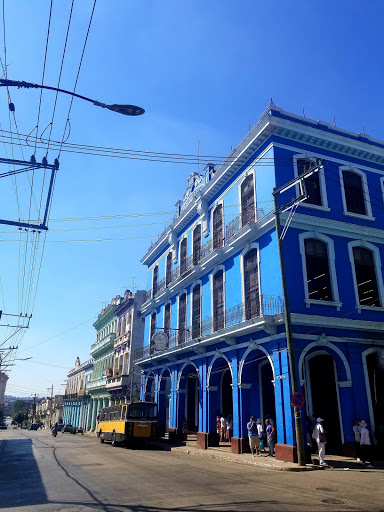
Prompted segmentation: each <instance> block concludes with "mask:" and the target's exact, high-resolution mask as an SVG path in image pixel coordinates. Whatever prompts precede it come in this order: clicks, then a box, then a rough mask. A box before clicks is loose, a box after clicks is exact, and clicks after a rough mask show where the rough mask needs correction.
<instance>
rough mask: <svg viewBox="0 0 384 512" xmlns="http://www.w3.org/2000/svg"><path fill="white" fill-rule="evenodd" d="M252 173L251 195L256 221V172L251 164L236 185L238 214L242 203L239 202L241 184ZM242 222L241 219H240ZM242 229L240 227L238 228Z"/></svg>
mask: <svg viewBox="0 0 384 512" xmlns="http://www.w3.org/2000/svg"><path fill="white" fill-rule="evenodd" d="M251 174H252V175H253V197H254V200H255V222H257V196H256V172H255V167H254V166H253V167H252V168H251V169H247V170H246V171H245V173H244V174H243V176H242V178H241V179H240V180H239V182H238V185H237V194H238V198H239V215H241V212H242V204H241V186H242V184H243V183H244V181H245V179H246V178H248V176H250V175H251ZM241 224H242V221H241ZM240 229H242V228H240Z"/></svg>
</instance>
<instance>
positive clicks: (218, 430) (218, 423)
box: [216, 411, 221, 435]
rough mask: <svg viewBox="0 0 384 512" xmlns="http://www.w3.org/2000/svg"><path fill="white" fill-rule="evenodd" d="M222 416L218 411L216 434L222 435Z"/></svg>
mask: <svg viewBox="0 0 384 512" xmlns="http://www.w3.org/2000/svg"><path fill="white" fill-rule="evenodd" d="M220 416H221V414H220V413H219V411H217V415H216V432H217V433H218V434H219V435H220Z"/></svg>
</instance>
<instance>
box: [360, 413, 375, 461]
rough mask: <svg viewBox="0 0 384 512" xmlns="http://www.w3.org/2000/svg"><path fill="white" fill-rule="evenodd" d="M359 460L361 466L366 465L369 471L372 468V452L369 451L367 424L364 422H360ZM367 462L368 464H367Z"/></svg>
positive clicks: (369, 442)
mask: <svg viewBox="0 0 384 512" xmlns="http://www.w3.org/2000/svg"><path fill="white" fill-rule="evenodd" d="M360 459H361V463H362V464H366V467H367V468H369V469H372V468H373V463H372V451H371V439H370V437H369V431H368V429H367V424H366V422H365V421H364V420H361V421H360ZM367 461H368V464H367Z"/></svg>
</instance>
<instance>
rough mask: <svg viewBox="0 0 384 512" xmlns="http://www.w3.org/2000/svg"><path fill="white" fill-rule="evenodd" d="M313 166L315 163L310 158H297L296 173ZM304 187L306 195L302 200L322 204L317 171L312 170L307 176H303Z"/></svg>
mask: <svg viewBox="0 0 384 512" xmlns="http://www.w3.org/2000/svg"><path fill="white" fill-rule="evenodd" d="M313 167H315V163H314V162H313V161H312V160H307V159H305V158H300V159H298V160H297V173H298V174H299V175H300V174H303V172H306V171H308V170H309V169H312V168H313ZM305 189H306V192H307V196H308V197H307V199H305V201H303V202H304V203H308V204H315V205H317V206H322V201H321V189H320V173H319V172H314V173H313V174H311V175H310V176H308V178H305Z"/></svg>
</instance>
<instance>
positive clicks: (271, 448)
mask: <svg viewBox="0 0 384 512" xmlns="http://www.w3.org/2000/svg"><path fill="white" fill-rule="evenodd" d="M265 425H266V428H265V431H266V434H267V442H268V449H269V453H268V455H267V457H273V452H274V449H275V438H274V433H275V429H274V427H272V425H271V423H270V420H269V419H266V420H265Z"/></svg>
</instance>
